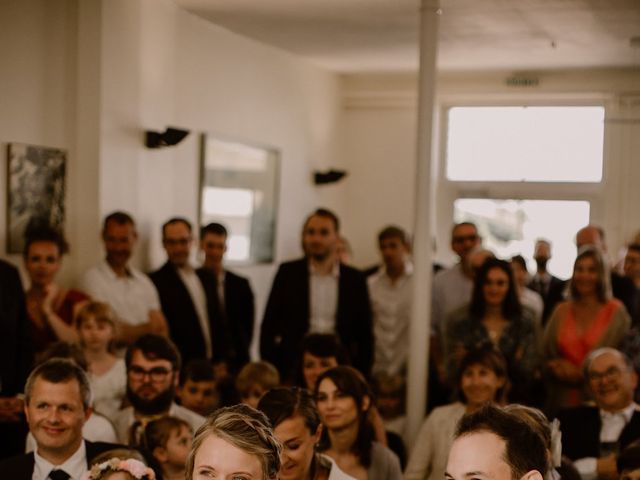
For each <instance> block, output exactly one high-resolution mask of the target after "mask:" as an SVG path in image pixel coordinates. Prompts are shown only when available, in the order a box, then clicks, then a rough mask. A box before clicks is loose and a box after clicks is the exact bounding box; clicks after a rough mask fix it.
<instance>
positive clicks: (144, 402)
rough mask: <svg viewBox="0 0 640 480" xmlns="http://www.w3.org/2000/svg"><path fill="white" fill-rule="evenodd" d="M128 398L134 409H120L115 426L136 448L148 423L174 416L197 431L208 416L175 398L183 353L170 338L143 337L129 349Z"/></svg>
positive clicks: (122, 440)
mask: <svg viewBox="0 0 640 480" xmlns="http://www.w3.org/2000/svg"><path fill="white" fill-rule="evenodd" d="M125 363H126V365H127V399H128V400H129V402H130V403H131V406H129V407H127V408H125V409H123V410H120V412H119V413H118V415H117V416H116V418H115V419H114V424H115V427H116V432H117V434H118V440H119V441H120V442H122V443H125V444H128V445H131V446H136V445H139V444H140V436H141V434H142V432H144V428H145V427H146V426H147V424H148V423H149V422H150V421H152V420H155V419H157V418H159V417H163V416H166V415H170V416H172V417H177V418H181V419H182V420H185V421H186V422H187V423H188V424H189V425H191V428H192V429H193V431H194V432H195V431H196V430H197V429H198V427H200V425H202V423H203V422H204V417H201V416H200V415H198V414H197V413H194V412H192V411H191V410H187V409H186V408H183V407H181V406H179V405H177V404H176V403H174V401H173V399H174V397H175V393H176V387H177V386H178V375H179V372H180V353H179V352H178V350H177V349H176V347H175V345H174V344H173V343H171V341H170V340H168V339H167V338H166V337H163V336H160V335H154V334H148V335H143V336H142V337H140V338H139V339H138V340H136V341H135V342H134V343H133V344H132V345H131V346H130V347H129V349H128V350H127V354H126V356H125Z"/></svg>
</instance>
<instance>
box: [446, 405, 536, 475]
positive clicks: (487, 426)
mask: <svg viewBox="0 0 640 480" xmlns="http://www.w3.org/2000/svg"><path fill="white" fill-rule="evenodd" d="M548 468H549V466H548V459H547V450H546V448H545V445H544V442H543V440H542V437H541V436H540V435H539V434H538V433H536V432H535V431H534V430H533V429H532V428H531V427H530V426H529V425H527V424H526V423H525V422H524V421H522V420H520V419H519V418H518V417H516V416H515V415H514V414H511V413H508V412H505V411H504V410H502V409H500V408H499V407H494V406H490V405H489V406H487V407H484V408H482V409H481V410H479V411H477V412H475V413H472V414H470V415H466V416H465V417H463V418H462V420H460V423H459V424H458V429H457V432H456V435H455V440H454V441H453V444H452V446H451V450H450V451H449V460H448V462H447V469H446V472H445V479H447V480H468V479H470V478H481V479H486V480H543V478H544V476H545V473H546V472H547V470H548Z"/></svg>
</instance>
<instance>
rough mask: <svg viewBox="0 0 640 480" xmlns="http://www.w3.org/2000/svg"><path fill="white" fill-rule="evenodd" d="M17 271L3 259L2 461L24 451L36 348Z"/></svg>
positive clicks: (0, 281)
mask: <svg viewBox="0 0 640 480" xmlns="http://www.w3.org/2000/svg"><path fill="white" fill-rule="evenodd" d="M29 332H30V330H29V322H28V320H27V313H26V309H25V300H24V291H23V289H22V283H21V282H20V275H19V274H18V270H17V269H16V268H15V267H13V266H12V265H10V264H8V263H7V262H4V261H2V260H0V458H3V457H7V456H11V455H17V454H18V453H20V452H22V451H24V450H23V449H22V448H21V445H24V439H25V436H26V433H27V432H26V426H25V425H24V420H23V418H22V411H23V407H24V404H23V402H22V400H20V399H19V398H18V397H17V396H16V395H17V394H18V393H20V392H22V389H23V387H24V382H25V380H26V379H27V375H28V374H29V370H30V369H31V363H32V362H33V347H32V342H31V337H30V333H29Z"/></svg>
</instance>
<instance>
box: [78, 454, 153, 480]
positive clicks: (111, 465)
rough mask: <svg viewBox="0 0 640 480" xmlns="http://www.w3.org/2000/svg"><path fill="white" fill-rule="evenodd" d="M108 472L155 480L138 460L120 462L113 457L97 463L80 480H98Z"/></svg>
mask: <svg viewBox="0 0 640 480" xmlns="http://www.w3.org/2000/svg"><path fill="white" fill-rule="evenodd" d="M108 471H112V472H127V473H130V474H131V476H133V478H135V479H137V480H142V479H147V480H155V478H156V474H155V472H154V471H153V470H151V469H150V468H149V467H147V466H146V465H145V464H144V463H142V462H141V461H140V460H136V459H135V458H128V459H126V460H122V459H120V458H118V457H114V458H111V459H109V460H107V461H106V462H102V463H98V464H96V465H94V466H93V467H91V470H89V471H88V472H87V473H85V474H84V475H83V476H82V480H99V479H101V478H102V476H103V475H104V474H105V473H107V472H108Z"/></svg>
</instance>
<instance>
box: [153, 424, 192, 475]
mask: <svg viewBox="0 0 640 480" xmlns="http://www.w3.org/2000/svg"><path fill="white" fill-rule="evenodd" d="M192 440H193V430H191V427H190V426H189V424H188V423H187V422H185V421H184V420H181V419H179V418H176V417H162V418H160V419H158V420H153V421H152V422H149V424H148V425H147V426H146V428H145V430H144V442H145V447H146V449H147V451H149V452H150V453H151V454H152V455H153V457H154V458H155V459H156V460H157V461H158V463H159V465H160V466H161V468H162V478H163V479H164V480H183V479H184V474H185V468H186V464H187V457H188V456H189V450H190V449H191V442H192Z"/></svg>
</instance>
